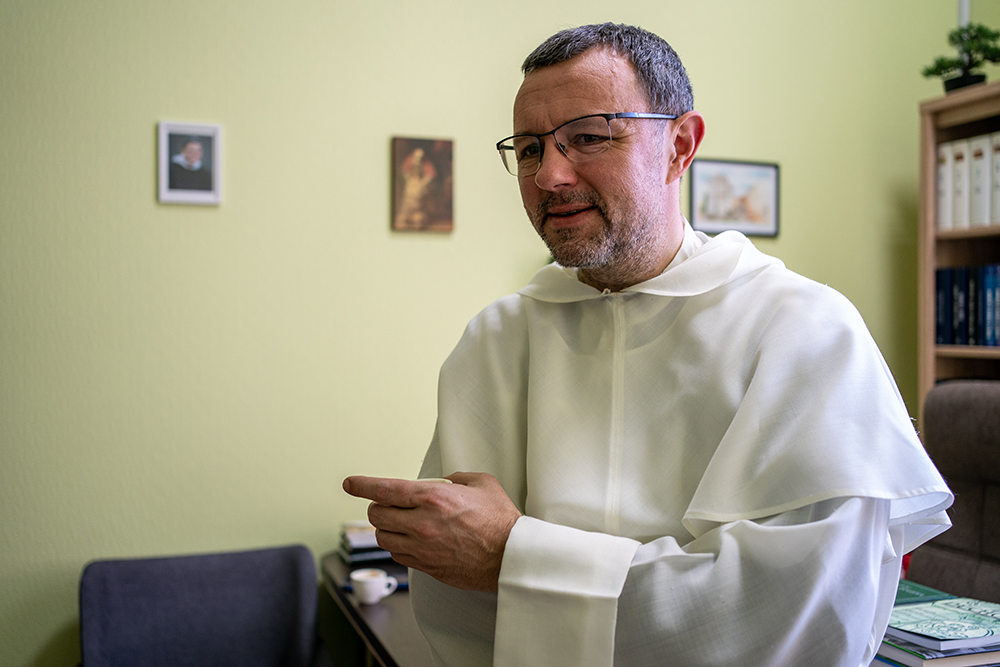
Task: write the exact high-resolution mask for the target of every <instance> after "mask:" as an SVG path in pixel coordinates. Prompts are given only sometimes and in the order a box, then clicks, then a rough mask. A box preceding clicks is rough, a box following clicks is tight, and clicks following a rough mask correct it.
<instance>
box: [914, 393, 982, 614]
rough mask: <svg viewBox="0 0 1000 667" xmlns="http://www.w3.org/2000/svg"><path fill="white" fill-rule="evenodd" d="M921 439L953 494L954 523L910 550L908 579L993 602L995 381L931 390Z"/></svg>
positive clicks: (950, 513)
mask: <svg viewBox="0 0 1000 667" xmlns="http://www.w3.org/2000/svg"><path fill="white" fill-rule="evenodd" d="M923 438H924V446H925V447H926V448H927V453H928V454H929V455H930V457H931V459H933V460H934V463H935V464H937V467H938V470H940V471H941V474H942V475H943V476H944V478H945V480H946V481H947V482H948V485H949V486H950V487H951V490H952V491H954V492H955V504H954V505H952V507H951V509H950V510H948V515H949V516H950V517H951V521H952V524H953V525H952V528H951V529H950V530H948V531H945V532H944V533H942V534H941V535H939V536H938V537H936V538H934V539H933V540H931V541H930V542H928V543H927V544H924V545H923V546H921V547H920V548H919V549H917V550H916V551H914V552H913V555H912V556H911V560H910V567H909V570H908V572H907V578H908V579H912V580H913V581H915V582H917V583H920V584H926V585H928V586H931V587H933V588H937V589H940V590H944V591H947V592H949V593H953V594H955V595H960V596H965V597H973V598H977V599H980V600H989V601H991V602H1000V381H996V380H952V381H950V382H942V383H941V384H939V385H936V386H935V387H934V388H933V389H931V390H930V392H928V394H927V400H926V401H925V402H924V433H923Z"/></svg>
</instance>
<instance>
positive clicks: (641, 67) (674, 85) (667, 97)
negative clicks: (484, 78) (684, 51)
mask: <svg viewBox="0 0 1000 667" xmlns="http://www.w3.org/2000/svg"><path fill="white" fill-rule="evenodd" d="M598 46H603V47H608V48H610V49H611V50H612V51H613V52H614V53H616V54H618V55H619V56H623V57H625V58H627V59H628V60H629V61H630V62H631V63H632V65H633V66H634V67H635V69H636V73H637V74H638V77H639V82H640V83H641V84H642V86H643V87H644V88H645V90H646V95H647V97H649V102H650V104H651V105H652V108H651V109H650V111H652V112H654V113H669V114H676V115H678V116H680V115H682V114H685V113H687V112H688V111H691V110H692V109H694V94H693V93H692V91H691V82H690V81H689V80H688V75H687V72H686V71H685V70H684V65H682V64H681V59H680V58H679V57H678V56H677V53H676V52H675V51H674V50H673V49H672V48H671V47H670V45H669V44H667V42H666V41H665V40H664V39H663V38H661V37H659V36H657V35H654V34H653V33H651V32H649V31H648V30H643V29H642V28H638V27H636V26H631V25H624V24H615V23H600V24H594V25H584V26H580V27H578V28H569V29H567V30H562V31H560V32H557V33H556V34H554V35H552V36H551V37H549V38H548V39H547V40H545V41H544V42H542V44H541V45H540V46H539V47H538V48H537V49H535V50H534V51H532V52H531V54H530V55H529V56H528V57H527V58H526V59H525V60H524V64H523V65H521V70H522V71H523V72H524V74H525V75H526V76H527V75H528V74H531V73H532V72H534V71H535V70H537V69H541V68H543V67H549V66H550V65H557V64H559V63H561V62H565V61H567V60H569V59H570V58H573V57H575V56H578V55H580V54H581V53H583V52H585V51H589V50H590V49H592V48H594V47H598ZM608 111H609V112H611V111H615V112H617V111H642V109H608Z"/></svg>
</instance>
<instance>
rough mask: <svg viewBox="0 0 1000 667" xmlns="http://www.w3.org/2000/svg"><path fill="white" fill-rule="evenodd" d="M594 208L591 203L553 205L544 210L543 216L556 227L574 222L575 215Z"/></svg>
mask: <svg viewBox="0 0 1000 667" xmlns="http://www.w3.org/2000/svg"><path fill="white" fill-rule="evenodd" d="M596 209H597V207H596V206H593V205H579V204H576V205H573V206H554V207H552V208H551V209H549V210H548V211H547V212H546V214H545V217H546V218H547V219H548V220H549V222H551V223H552V225H553V226H554V227H557V228H558V227H562V226H564V225H566V224H569V223H572V222H575V220H576V216H578V215H580V214H582V213H586V212H587V211H593V210H596Z"/></svg>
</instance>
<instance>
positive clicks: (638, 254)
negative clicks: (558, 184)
mask: <svg viewBox="0 0 1000 667" xmlns="http://www.w3.org/2000/svg"><path fill="white" fill-rule="evenodd" d="M564 204H584V205H586V206H593V207H594V208H595V210H596V211H597V212H598V213H599V214H600V217H601V220H602V221H603V223H604V224H603V225H602V226H601V227H600V228H599V229H597V230H596V231H590V232H588V233H587V235H586V236H583V235H582V232H581V230H579V229H559V230H554V231H553V230H551V229H549V228H548V227H547V226H546V225H545V224H544V222H545V220H546V218H547V215H548V211H549V209H550V208H551V207H552V206H557V205H564ZM528 215H529V217H530V218H531V222H532V224H533V225H534V227H535V229H536V230H538V234H539V236H541V237H542V240H543V241H544V242H545V245H546V246H548V249H549V252H551V253H552V257H553V259H555V260H556V262H558V263H559V264H560V265H562V266H570V267H576V268H580V269H614V268H617V269H619V270H621V269H625V270H626V271H628V270H629V269H631V268H632V267H634V266H635V265H636V264H637V263H641V262H642V260H643V258H644V257H645V256H646V254H647V253H648V252H649V251H650V249H651V248H652V247H653V240H654V236H655V233H654V231H653V228H654V227H655V225H650V224H649V222H650V221H649V220H648V219H644V220H632V221H626V220H624V219H622V216H615V215H614V214H613V213H611V212H610V211H609V210H608V206H607V204H606V202H605V201H604V200H603V199H602V198H601V196H600V195H599V194H597V193H596V192H574V193H569V194H567V195H550V196H548V197H546V198H545V199H543V200H542V201H541V202H539V204H538V206H536V207H535V210H534V211H529V212H528Z"/></svg>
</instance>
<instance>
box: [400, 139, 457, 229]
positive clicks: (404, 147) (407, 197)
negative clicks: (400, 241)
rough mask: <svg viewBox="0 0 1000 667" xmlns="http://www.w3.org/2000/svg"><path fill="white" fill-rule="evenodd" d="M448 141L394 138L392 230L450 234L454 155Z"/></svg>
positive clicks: (452, 225)
mask: <svg viewBox="0 0 1000 667" xmlns="http://www.w3.org/2000/svg"><path fill="white" fill-rule="evenodd" d="M453 144H454V142H452V141H450V140H445V139H410V138H405V137H393V139H392V229H393V230H396V231H409V232H450V231H452V229H453V228H454V216H453V214H452V211H453V206H452V153H453Z"/></svg>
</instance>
